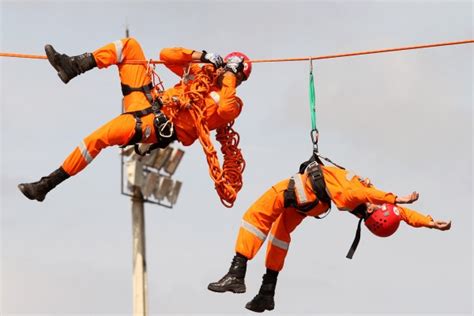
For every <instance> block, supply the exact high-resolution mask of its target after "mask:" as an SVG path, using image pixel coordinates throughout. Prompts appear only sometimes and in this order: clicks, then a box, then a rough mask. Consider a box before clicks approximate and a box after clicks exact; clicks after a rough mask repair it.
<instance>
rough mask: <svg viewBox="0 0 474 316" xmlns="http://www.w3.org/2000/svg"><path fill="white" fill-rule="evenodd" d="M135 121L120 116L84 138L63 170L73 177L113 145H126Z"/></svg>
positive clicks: (67, 160)
mask: <svg viewBox="0 0 474 316" xmlns="http://www.w3.org/2000/svg"><path fill="white" fill-rule="evenodd" d="M134 131H135V119H134V118H133V116H131V115H120V116H118V117H116V118H114V119H113V120H111V121H109V122H108V123H106V124H104V125H103V126H102V127H100V128H99V129H97V130H96V131H95V132H93V133H92V134H90V135H89V136H87V137H86V138H84V140H83V141H82V142H81V143H80V144H79V146H77V147H76V148H75V149H74V150H73V151H72V152H71V154H70V155H69V156H68V157H67V158H66V160H65V161H64V162H63V164H62V167H63V169H64V170H65V171H66V172H67V173H68V174H69V175H71V176H73V175H75V174H77V173H79V172H80V171H82V170H83V169H84V168H85V167H87V165H88V164H90V163H91V162H92V160H94V158H95V157H97V155H98V154H99V153H100V151H101V150H102V149H104V148H106V147H109V146H113V145H124V144H126V143H127V142H128V141H129V140H130V138H131V137H132V136H133V134H134Z"/></svg>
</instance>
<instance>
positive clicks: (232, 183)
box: [163, 65, 245, 208]
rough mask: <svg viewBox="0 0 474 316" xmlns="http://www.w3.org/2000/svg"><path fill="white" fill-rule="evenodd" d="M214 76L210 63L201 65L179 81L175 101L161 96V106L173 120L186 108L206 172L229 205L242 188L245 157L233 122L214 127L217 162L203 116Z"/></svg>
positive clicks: (228, 205) (230, 205)
mask: <svg viewBox="0 0 474 316" xmlns="http://www.w3.org/2000/svg"><path fill="white" fill-rule="evenodd" d="M216 80H217V77H216V75H215V71H214V67H213V66H209V65H207V66H203V67H202V71H201V72H199V73H197V74H195V75H194V79H193V80H190V81H189V82H187V84H185V81H186V76H185V77H184V78H183V80H182V81H181V88H182V89H181V91H182V93H181V94H180V95H179V96H178V100H176V99H174V100H171V99H166V98H163V103H164V105H165V106H166V107H167V108H168V109H169V111H170V112H169V115H168V116H169V117H168V118H169V120H170V121H171V122H173V120H174V119H175V118H176V116H177V115H178V113H179V112H181V111H188V112H189V114H190V115H191V117H192V120H193V122H194V126H195V128H196V132H197V135H198V139H199V142H200V143H201V145H202V148H203V151H204V153H205V155H206V160H207V164H208V166H209V175H210V177H211V179H212V180H213V181H214V183H215V189H216V191H217V194H218V195H219V198H220V200H221V202H222V204H223V205H224V206H226V207H229V208H230V207H232V206H233V205H234V202H235V200H236V198H237V193H238V192H239V191H240V189H241V188H242V184H243V183H242V173H243V171H244V169H245V160H244V158H243V156H242V153H241V150H240V148H239V142H240V136H239V134H238V133H237V132H236V131H235V130H234V129H233V128H232V127H233V124H234V121H232V122H230V123H228V124H226V125H225V126H223V127H220V128H217V129H216V139H217V141H218V142H219V143H220V145H221V152H222V154H223V157H224V158H223V159H224V162H223V165H222V168H221V165H220V163H219V158H218V157H217V152H216V150H215V148H214V145H213V144H212V141H211V139H210V132H209V127H208V125H207V121H206V118H205V115H204V112H205V110H206V103H205V97H206V96H207V95H208V94H209V92H210V87H211V85H214V84H215V81H216Z"/></svg>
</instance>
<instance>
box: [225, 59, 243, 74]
mask: <svg viewBox="0 0 474 316" xmlns="http://www.w3.org/2000/svg"><path fill="white" fill-rule="evenodd" d="M224 69H225V70H228V71H231V72H233V73H234V74H235V75H236V74H237V73H238V72H239V71H243V70H244V59H243V58H241V57H239V56H232V57H230V58H229V59H227V63H226V65H225V68H224Z"/></svg>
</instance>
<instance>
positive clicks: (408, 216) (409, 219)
mask: <svg viewBox="0 0 474 316" xmlns="http://www.w3.org/2000/svg"><path fill="white" fill-rule="evenodd" d="M397 207H398V209H399V211H400V217H401V218H402V220H403V221H404V222H405V223H407V224H408V225H410V226H412V227H427V228H433V229H438V230H449V229H450V228H451V221H437V220H434V219H433V218H432V217H431V216H430V215H423V214H421V213H419V212H417V211H415V210H412V209H409V208H407V207H402V206H400V205H397Z"/></svg>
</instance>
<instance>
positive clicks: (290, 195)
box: [283, 177, 319, 213]
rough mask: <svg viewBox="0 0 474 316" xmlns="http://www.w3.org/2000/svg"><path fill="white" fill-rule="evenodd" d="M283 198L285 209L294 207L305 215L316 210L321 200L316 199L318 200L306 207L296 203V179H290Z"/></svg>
mask: <svg viewBox="0 0 474 316" xmlns="http://www.w3.org/2000/svg"><path fill="white" fill-rule="evenodd" d="M283 197H284V202H283V206H284V207H285V208H288V207H294V208H296V209H297V210H298V211H300V212H303V213H307V212H309V211H310V210H312V209H313V208H315V207H316V206H317V205H318V203H319V199H318V198H317V197H316V200H314V201H313V202H311V203H308V204H305V205H298V202H297V201H296V192H295V178H294V177H291V178H290V181H289V182H288V187H287V189H286V190H285V191H284V192H283Z"/></svg>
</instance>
